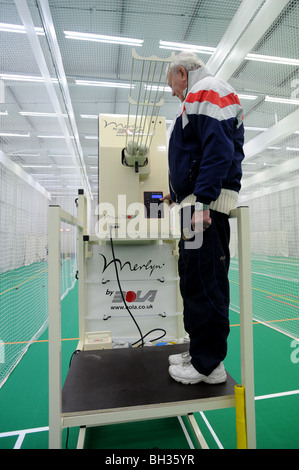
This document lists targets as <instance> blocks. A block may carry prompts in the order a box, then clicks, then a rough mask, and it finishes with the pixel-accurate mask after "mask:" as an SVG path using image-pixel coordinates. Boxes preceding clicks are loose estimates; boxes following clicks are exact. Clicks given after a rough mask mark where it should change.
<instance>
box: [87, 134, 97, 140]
mask: <svg viewBox="0 0 299 470" xmlns="http://www.w3.org/2000/svg"><path fill="white" fill-rule="evenodd" d="M84 138H85V139H87V140H97V139H98V136H97V135H85V136H84Z"/></svg>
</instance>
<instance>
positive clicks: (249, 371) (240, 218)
mask: <svg viewBox="0 0 299 470" xmlns="http://www.w3.org/2000/svg"><path fill="white" fill-rule="evenodd" d="M236 212H237V224H238V241H239V243H238V246H239V283H240V284H239V290H240V339H241V380H242V385H243V386H244V388H245V413H246V432H247V446H248V448H249V449H255V448H256V427H255V402H254V363H253V328H252V287H251V252H250V224H249V208H248V207H238V208H237V210H236Z"/></svg>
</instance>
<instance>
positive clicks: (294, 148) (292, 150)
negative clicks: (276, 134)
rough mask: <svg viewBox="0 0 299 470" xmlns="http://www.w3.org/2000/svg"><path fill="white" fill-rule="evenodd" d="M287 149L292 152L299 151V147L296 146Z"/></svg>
mask: <svg viewBox="0 0 299 470" xmlns="http://www.w3.org/2000/svg"><path fill="white" fill-rule="evenodd" d="M287 150H289V151H290V152H299V148H296V147H287Z"/></svg>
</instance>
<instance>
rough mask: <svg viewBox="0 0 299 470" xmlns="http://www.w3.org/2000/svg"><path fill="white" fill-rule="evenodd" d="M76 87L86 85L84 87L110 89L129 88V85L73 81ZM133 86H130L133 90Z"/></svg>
mask: <svg viewBox="0 0 299 470" xmlns="http://www.w3.org/2000/svg"><path fill="white" fill-rule="evenodd" d="M75 82H76V85H86V86H103V87H111V88H130V87H131V84H130V83H121V82H98V81H96V80H77V79H76V80H75ZM134 87H135V85H133V86H132V88H134Z"/></svg>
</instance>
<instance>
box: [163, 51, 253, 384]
mask: <svg viewBox="0 0 299 470" xmlns="http://www.w3.org/2000/svg"><path fill="white" fill-rule="evenodd" d="M167 78H168V85H169V86H170V87H171V89H172V95H173V96H177V97H178V98H179V99H180V101H181V102H182V108H181V112H180V114H179V115H178V116H177V118H176V120H175V122H174V123H173V128H172V131H171V135H170V138H169V186H170V195H167V196H166V197H165V198H164V199H170V200H172V201H173V202H175V203H177V204H180V208H181V210H180V215H181V228H182V234H181V239H180V242H179V250H180V256H179V264H178V269H179V275H180V290H181V294H182V298H183V303H184V312H183V314H184V326H185V330H186V332H187V333H188V334H189V337H190V345H189V351H186V352H185V353H183V354H176V355H172V356H170V357H169V363H170V367H169V374H170V375H171V377H172V378H173V379H175V380H176V381H178V382H182V383H184V384H189V383H190V384H194V383H198V382H206V383H210V384H215V383H222V382H225V380H226V371H225V368H224V366H223V362H222V361H223V360H224V358H225V356H226V354H227V337H228V334H229V281H228V270H229V263H230V253H229V238H230V228H229V221H228V216H229V213H230V211H231V210H232V209H233V208H234V207H235V206H236V203H237V198H238V192H239V191H240V187H241V185H240V180H241V176H242V170H241V162H242V160H243V158H244V153H243V144H244V126H243V122H242V107H241V105H240V102H239V99H238V96H237V94H236V92H235V90H234V89H233V88H232V87H231V86H230V85H229V84H228V83H226V82H225V81H223V80H221V79H218V78H216V77H214V76H212V75H211V74H210V73H209V71H208V69H207V67H205V66H204V64H203V63H202V62H201V61H200V60H199V59H198V57H197V56H196V55H195V54H192V53H184V52H182V53H180V54H178V55H177V56H176V57H175V59H174V61H173V62H172V63H171V64H170V67H169V71H168V77H167ZM188 218H189V219H188ZM188 220H189V224H187V225H189V227H188V226H187V227H186V221H188ZM189 228H190V229H189ZM197 232H200V233H201V235H202V243H201V246H196V244H195V248H194V247H192V241H193V242H194V243H195V239H196V235H197ZM192 237H193V238H192ZM190 242H191V243H190Z"/></svg>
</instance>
